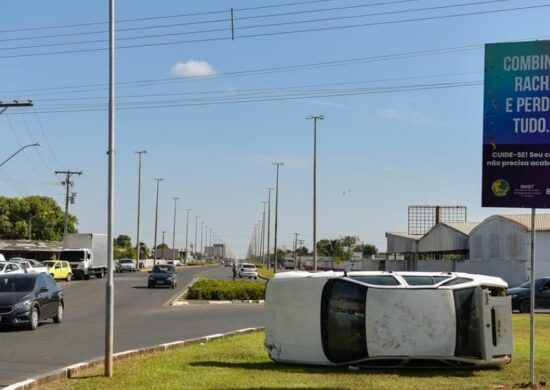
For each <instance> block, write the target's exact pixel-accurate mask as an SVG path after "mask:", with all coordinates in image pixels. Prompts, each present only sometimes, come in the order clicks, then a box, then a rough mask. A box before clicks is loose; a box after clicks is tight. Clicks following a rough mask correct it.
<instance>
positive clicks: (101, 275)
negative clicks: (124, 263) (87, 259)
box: [95, 268, 105, 279]
mask: <svg viewBox="0 0 550 390" xmlns="http://www.w3.org/2000/svg"><path fill="white" fill-rule="evenodd" d="M104 274H105V271H103V268H102V269H101V271H99V272H98V273H97V274H95V277H96V278H98V279H102V278H103V275H104Z"/></svg>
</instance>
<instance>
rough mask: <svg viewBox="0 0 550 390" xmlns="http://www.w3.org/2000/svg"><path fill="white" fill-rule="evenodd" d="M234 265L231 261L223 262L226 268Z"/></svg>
mask: <svg viewBox="0 0 550 390" xmlns="http://www.w3.org/2000/svg"><path fill="white" fill-rule="evenodd" d="M232 265H233V262H232V261H231V260H229V259H227V260H224V261H223V266H224V267H231V266H232Z"/></svg>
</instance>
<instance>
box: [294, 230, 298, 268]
mask: <svg viewBox="0 0 550 390" xmlns="http://www.w3.org/2000/svg"><path fill="white" fill-rule="evenodd" d="M294 235H295V238H294V268H295V269H297V267H298V263H297V262H296V256H297V252H298V233H294Z"/></svg>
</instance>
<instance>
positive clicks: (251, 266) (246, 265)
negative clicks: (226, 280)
mask: <svg viewBox="0 0 550 390" xmlns="http://www.w3.org/2000/svg"><path fill="white" fill-rule="evenodd" d="M242 267H243V268H250V269H255V268H256V266H255V265H253V264H243V265H242Z"/></svg>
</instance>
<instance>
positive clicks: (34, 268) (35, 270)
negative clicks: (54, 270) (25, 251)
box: [10, 258, 48, 274]
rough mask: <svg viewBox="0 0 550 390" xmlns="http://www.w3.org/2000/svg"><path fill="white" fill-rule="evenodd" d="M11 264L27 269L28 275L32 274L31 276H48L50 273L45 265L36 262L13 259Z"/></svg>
mask: <svg viewBox="0 0 550 390" xmlns="http://www.w3.org/2000/svg"><path fill="white" fill-rule="evenodd" d="M10 262H14V263H17V264H19V265H20V266H21V267H23V268H24V269H25V271H26V272H27V273H30V274H47V273H48V267H46V266H44V264H42V263H41V262H39V261H36V260H31V259H20V258H16V259H14V258H11V259H10Z"/></svg>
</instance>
